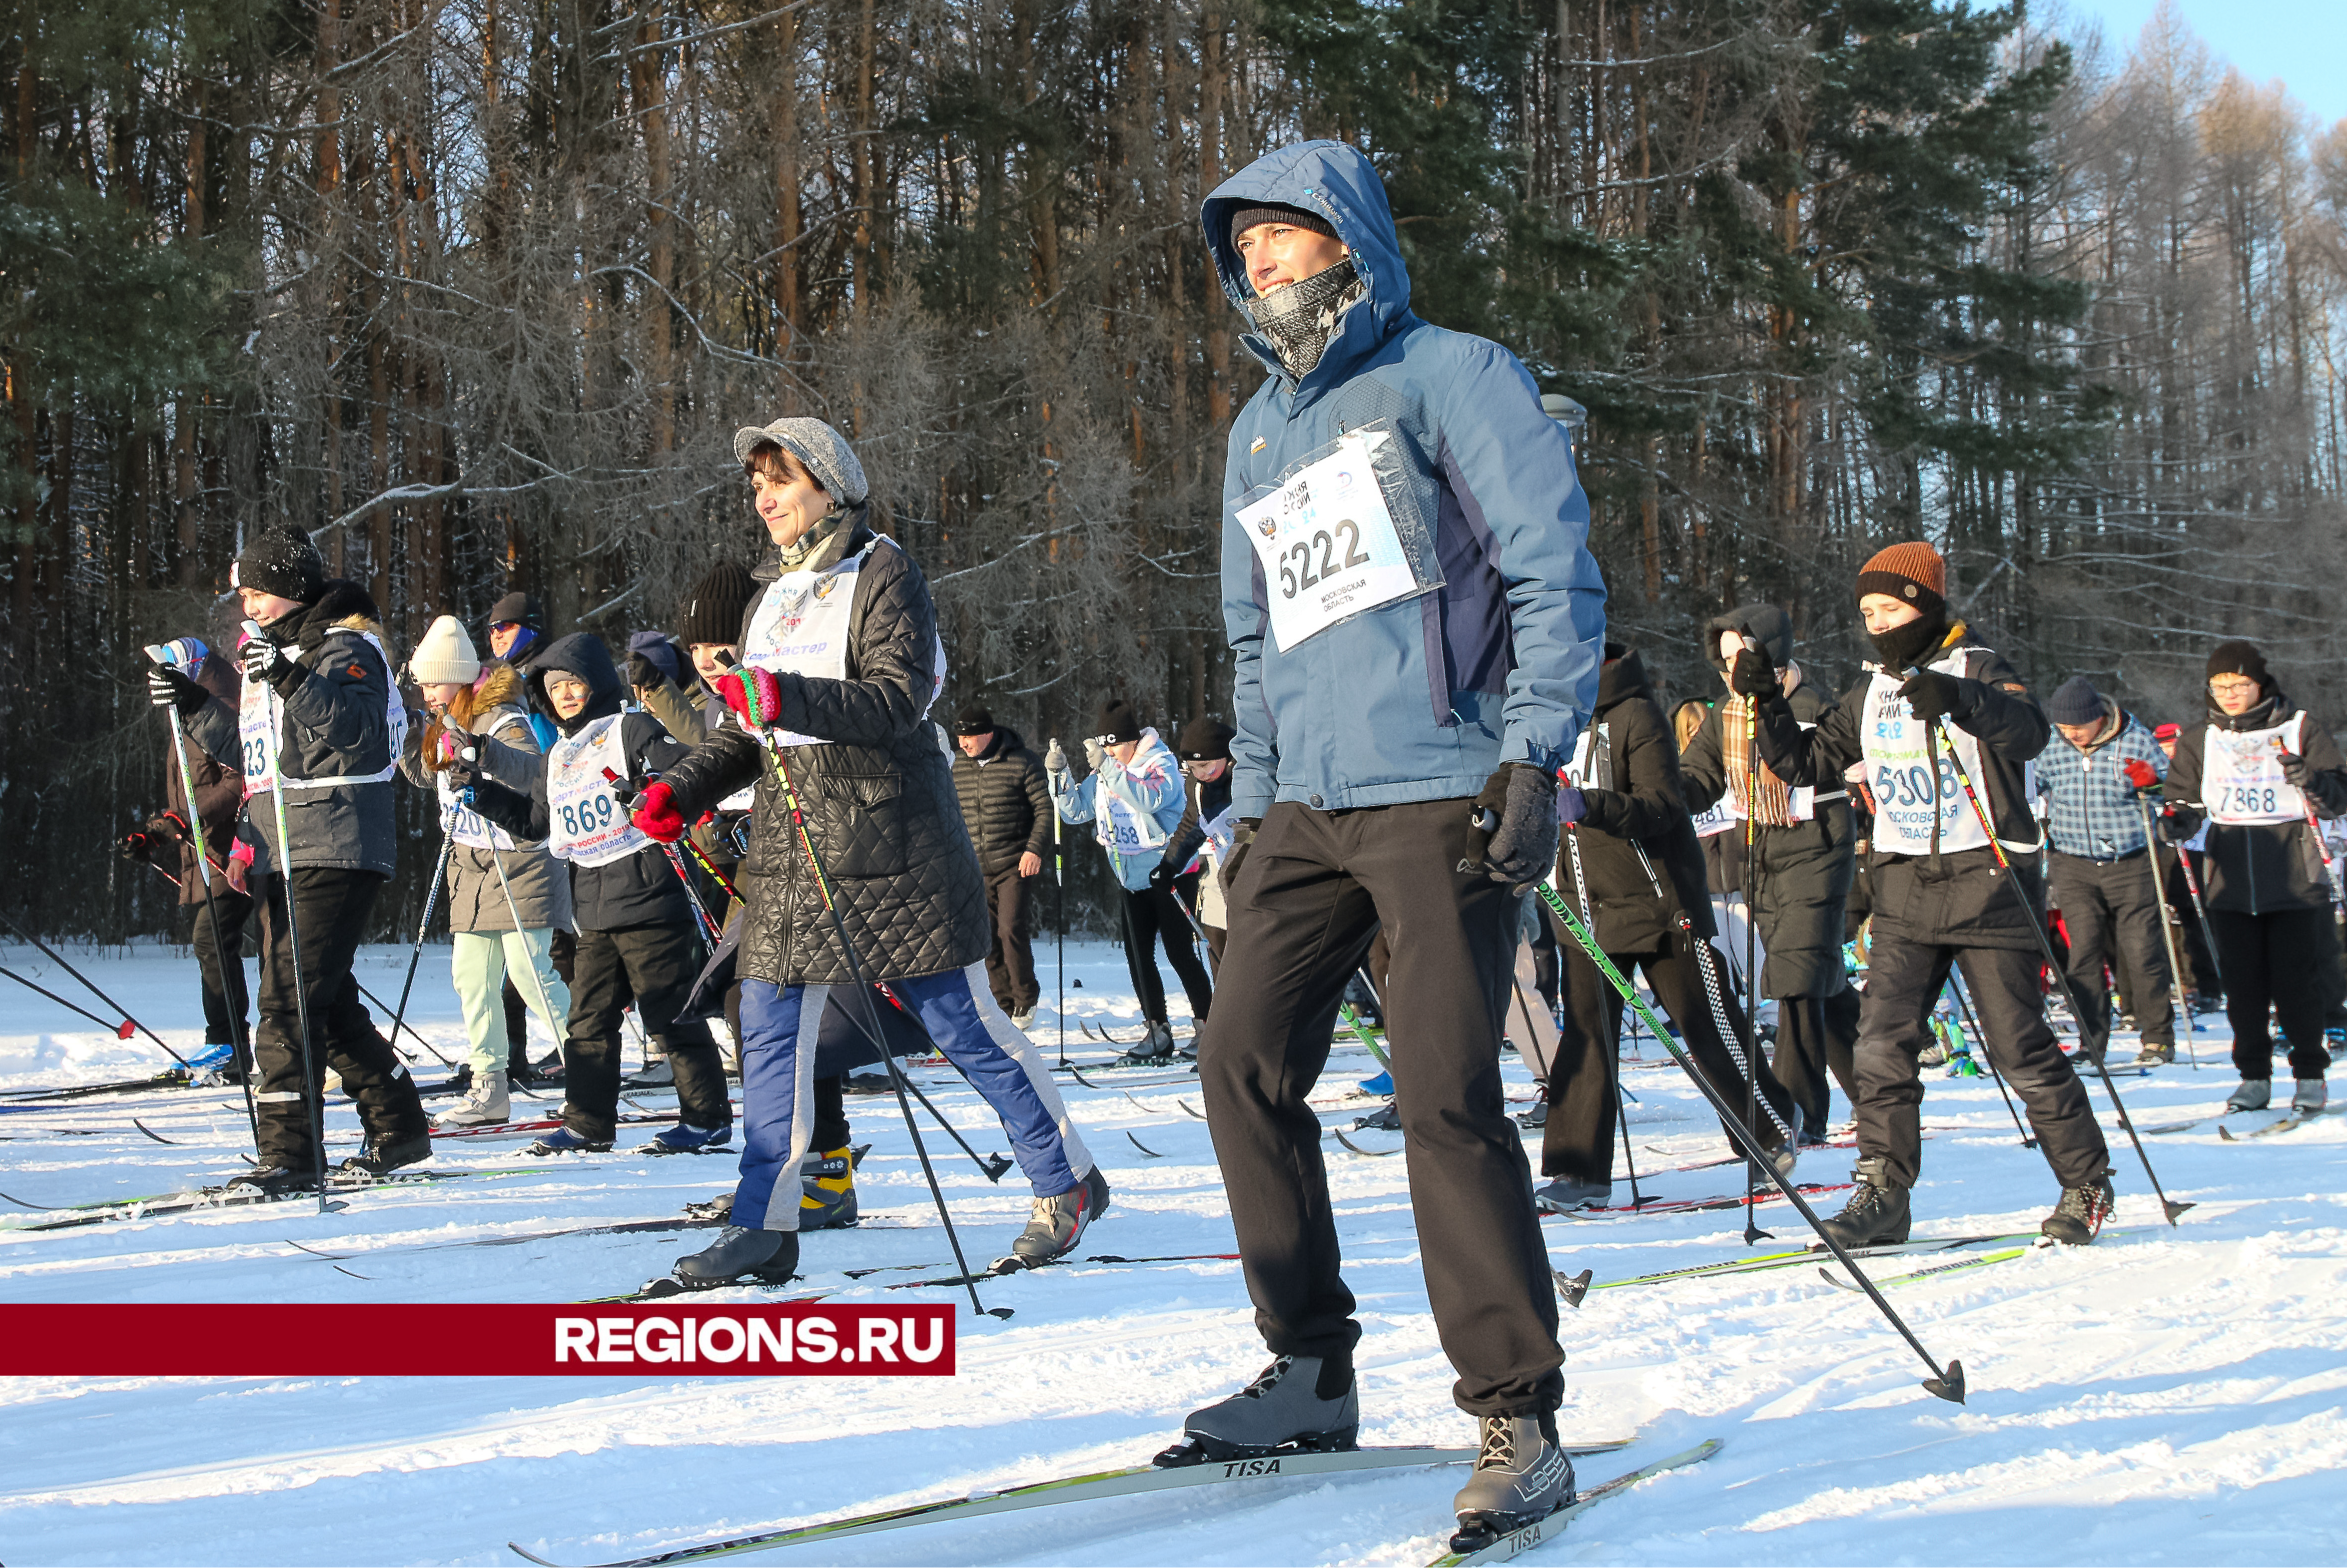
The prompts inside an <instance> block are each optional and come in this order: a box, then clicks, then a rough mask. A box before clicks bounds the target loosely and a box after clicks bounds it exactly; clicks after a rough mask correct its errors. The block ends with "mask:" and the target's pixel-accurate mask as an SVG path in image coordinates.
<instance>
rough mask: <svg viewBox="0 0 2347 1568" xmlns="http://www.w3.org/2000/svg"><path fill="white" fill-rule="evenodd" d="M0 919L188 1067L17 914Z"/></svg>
mask: <svg viewBox="0 0 2347 1568" xmlns="http://www.w3.org/2000/svg"><path fill="white" fill-rule="evenodd" d="M0 921H5V923H6V925H7V927H8V929H9V930H10V931H13V932H15V933H16V934H17V936H19V937H20V938H22V939H23V940H24V941H26V942H30V943H31V944H32V945H33V946H35V947H36V948H38V949H39V950H40V951H41V952H42V953H43V954H44V955H46V957H47V959H48V960H49V962H52V963H54V964H56V966H57V967H58V968H59V969H62V970H64V971H65V972H67V974H70V975H72V976H73V977H74V978H75V979H76V980H78V981H80V982H81V983H82V984H83V985H84V986H86V987H87V988H88V991H89V993H90V994H91V995H92V996H95V997H97V999H98V1000H99V1001H100V1002H103V1003H106V1004H107V1005H108V1007H111V1008H113V1009H114V1010H115V1011H116V1012H117V1013H121V1014H122V1022H123V1023H128V1024H129V1025H130V1026H131V1027H132V1028H133V1029H136V1030H138V1033H141V1034H144V1035H145V1036H147V1038H148V1039H149V1040H152V1041H153V1042H155V1044H158V1045H162V1046H163V1054H165V1055H166V1056H169V1058H170V1059H171V1060H172V1061H174V1062H177V1063H178V1064H179V1065H180V1066H182V1067H188V1059H187V1058H186V1057H185V1056H182V1055H180V1054H179V1053H178V1052H177V1051H174V1050H172V1049H171V1048H170V1046H169V1045H166V1044H163V1037H162V1036H161V1035H159V1034H158V1033H155V1032H154V1031H153V1030H152V1029H149V1028H148V1027H147V1025H145V1024H144V1023H139V1022H138V1020H137V1019H136V1018H133V1017H132V1016H131V1015H130V1010H129V1009H128V1008H127V1007H125V1006H123V1005H122V1003H119V1002H117V1001H115V1000H114V998H112V997H111V996H108V994H107V993H105V992H103V991H100V990H99V989H98V988H97V986H96V985H94V984H92V983H90V978H89V976H87V974H84V973H83V972H81V971H80V970H78V969H76V968H75V967H74V966H73V965H72V964H70V963H67V962H66V961H65V959H64V957H63V956H62V955H61V954H60V953H59V952H57V950H56V949H55V948H53V947H51V946H50V945H49V944H48V943H47V942H43V941H42V940H41V939H40V938H39V937H36V936H35V935H34V934H33V933H32V932H28V931H26V929H25V928H24V927H23V926H20V925H18V924H17V923H16V921H15V916H13V915H11V914H9V913H8V912H7V911H5V910H0ZM85 1016H87V1014H85ZM107 1027H108V1028H109V1029H117V1030H118V1029H119V1028H120V1025H119V1024H111V1023H110V1024H108V1025H107ZM188 1074H189V1076H190V1077H191V1078H192V1077H193V1076H194V1075H195V1069H194V1068H192V1067H188Z"/></svg>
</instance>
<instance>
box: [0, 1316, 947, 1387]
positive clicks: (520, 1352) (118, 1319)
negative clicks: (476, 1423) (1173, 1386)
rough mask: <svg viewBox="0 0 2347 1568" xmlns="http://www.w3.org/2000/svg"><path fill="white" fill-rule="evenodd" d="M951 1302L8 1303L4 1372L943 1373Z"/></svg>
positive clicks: (1, 1330) (0, 1369)
mask: <svg viewBox="0 0 2347 1568" xmlns="http://www.w3.org/2000/svg"><path fill="white" fill-rule="evenodd" d="M954 1311H955V1308H952V1307H950V1306H944V1305H931V1306H915V1305H910V1304H907V1305H906V1306H902V1307H846V1306H842V1307H831V1306H825V1305H822V1304H819V1303H800V1304H796V1305H791V1306H780V1305H777V1306H765V1305H759V1304H751V1305H716V1304H711V1305H706V1306H700V1305H695V1306H681V1305H678V1304H676V1303H674V1302H672V1301H662V1302H659V1303H657V1304H652V1305H640V1304H636V1303H630V1304H627V1305H624V1306H621V1305H616V1304H614V1305H609V1306H604V1305H596V1306H585V1305H581V1306H555V1305H548V1306H508V1305H499V1306H486V1307H459V1306H418V1307H398V1306H384V1305H379V1304H369V1305H364V1306H348V1307H344V1306H324V1305H315V1306H287V1305H270V1306H244V1305H239V1304H235V1303H220V1302H213V1303H205V1304H200V1305H191V1306H169V1305H147V1304H140V1305H114V1304H108V1305H103V1306H62V1307H59V1306H6V1305H0V1376H7V1377H215V1378H220V1377H226V1378H319V1377H326V1378H332V1377H370V1378H377V1377H457V1378H479V1377H508V1378H509V1377H581V1376H585V1377H593V1376H608V1377H628V1378H643V1377H654V1378H660V1377H670V1378H905V1377H912V1378H949V1377H951V1376H953V1373H954Z"/></svg>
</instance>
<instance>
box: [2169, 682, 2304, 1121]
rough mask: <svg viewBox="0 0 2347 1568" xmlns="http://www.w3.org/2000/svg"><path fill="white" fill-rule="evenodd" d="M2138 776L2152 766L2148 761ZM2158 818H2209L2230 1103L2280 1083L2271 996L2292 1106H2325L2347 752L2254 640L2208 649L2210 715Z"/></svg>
mask: <svg viewBox="0 0 2347 1568" xmlns="http://www.w3.org/2000/svg"><path fill="white" fill-rule="evenodd" d="M2138 767H2139V771H2137V772H2136V773H2135V774H2134V778H2135V782H2136V784H2137V787H2138V788H2140V789H2151V788H2154V787H2155V785H2156V783H2157V780H2156V779H2154V778H2153V777H2152V771H2153V770H2152V769H2151V768H2150V767H2148V766H2147V765H2138ZM2164 794H2165V799H2166V803H2167V811H2166V814H2165V815H2164V816H2163V818H2162V820H2161V822H2160V831H2161V833H2162V835H2163V836H2164V837H2166V838H2167V839H2168V841H2169V842H2170V843H2182V842H2184V841H2185V840H2188V839H2190V838H2191V837H2192V836H2193V835H2194V834H2195V833H2197V832H2198V830H2199V829H2200V826H2201V824H2202V823H2203V822H2206V823H2207V824H2208V830H2209V831H2208V838H2207V849H2206V851H2205V853H2204V855H2203V857H2202V860H2201V865H2202V867H2203V869H2204V875H2205V880H2204V881H2202V883H2201V895H2202V898H2203V899H2204V901H2206V902H2207V904H2208V906H2209V932H2210V933H2211V934H2212V935H2213V936H2214V938H2215V939H2216V945H2217V955H2216V956H2217V965H2218V967H2219V969H2220V970H2221V971H2223V972H2224V976H2225V1015H2226V1016H2227V1017H2228V1018H2229V1019H2230V1020H2231V1021H2232V1024H2233V1065H2234V1067H2235V1068H2236V1069H2238V1070H2239V1073H2240V1074H2241V1083H2240V1087H2239V1088H2238V1089H2236V1090H2235V1091H2234V1092H2233V1096H2232V1098H2231V1099H2230V1100H2229V1101H2228V1102H2227V1109H2229V1110H2234V1111H2257V1110H2263V1109H2265V1107H2266V1105H2267V1104H2268V1103H2269V1100H2270V1096H2271V1094H2272V1089H2273V1049H2274V1047H2273V1035H2272V1033H2270V1025H2269V1023H2267V1016H2268V1013H2269V1010H2270V1012H2271V1014H2272V1016H2273V1019H2274V1021H2275V1022H2277V1023H2280V1025H2281V1032H2282V1037H2283V1038H2284V1039H2285V1040H2287V1041H2288V1042H2289V1043H2290V1070H2291V1077H2292V1078H2294V1079H2295V1080H2296V1081H2297V1082H2296V1090H2295V1093H2294V1094H2293V1095H2291V1109H2293V1110H2295V1111H2300V1112H2314V1111H2320V1110H2321V1109H2322V1107H2323V1103H2324V1096H2325V1093H2326V1091H2325V1087H2324V1083H2323V1077H2324V1074H2326V1073H2327V1072H2328V1071H2329V1069H2330V1065H2331V1052H2330V1050H2329V1048H2328V1047H2327V1045H2326V1044H2324V1041H2323V1033H2322V1022H2323V1020H2322V1014H2323V1007H2324V991H2323V977H2322V975H2321V970H2322V968H2323V967H2324V965H2325V964H2326V963H2327V962H2329V960H2330V953H2331V946H2330V942H2329V933H2328V932H2326V931H2325V930H2324V928H2325V927H2326V926H2328V925H2329V924H2330V922H2331V919H2332V907H2331V906H2332V899H2333V897H2334V890H2333V887H2332V878H2331V867H2330V864H2329V856H2328V854H2327V852H2326V850H2324V848H2323V845H2322V841H2321V835H2320V833H2319V832H2318V830H2317V829H2316V827H2315V821H2314V820H2315V819H2316V818H2319V817H2338V816H2347V759H2342V757H2341V755H2340V751H2339V743H2338V742H2337V741H2336V740H2334V739H2332V736H2331V727H2330V726H2329V725H2327V724H2323V723H2321V722H2319V721H2317V720H2316V719H2315V718H2314V717H2313V716H2312V715H2311V714H2310V713H2308V712H2307V711H2306V709H2304V708H2301V707H2299V706H2298V705H2297V704H2296V703H2294V702H2292V701H2291V700H2290V697H2288V695H2287V694H2285V693H2284V692H2283V690H2282V688H2281V683H2280V681H2279V680H2277V679H2276V678H2275V677H2274V675H2273V672H2272V671H2271V670H2270V669H2268V668H2267V667H2266V661H2265V656H2264V655H2263V654H2261V653H2260V652H2259V651H2258V650H2257V648H2256V647H2253V646H2251V645H2250V644H2249V643H2245V642H2224V643H2219V644H2218V645H2217V647H2216V649H2215V650H2214V651H2213V652H2211V653H2210V654H2209V717H2208V720H2207V722H2205V723H2203V724H2198V725H2192V726H2188V727H2187V728H2185V730H2184V732H2183V734H2182V735H2181V736H2179V737H2178V740H2177V745H2176V755H2175V757H2174V758H2173V759H2170V760H2169V762H2168V780H2167V784H2166V787H2165V791H2164Z"/></svg>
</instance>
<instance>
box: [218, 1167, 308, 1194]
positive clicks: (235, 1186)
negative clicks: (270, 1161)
mask: <svg viewBox="0 0 2347 1568" xmlns="http://www.w3.org/2000/svg"><path fill="white" fill-rule="evenodd" d="M317 1190H318V1173H317V1172H316V1171H314V1170H299V1171H297V1170H295V1169H293V1168H292V1166H260V1167H259V1168H257V1169H254V1170H249V1171H247V1172H245V1173H244V1174H243V1175H242V1176H238V1177H236V1178H235V1179H234V1180H232V1181H231V1182H230V1183H229V1184H228V1188H227V1193H228V1196H231V1197H247V1198H250V1197H291V1196H293V1195H294V1194H295V1193H301V1192H315V1191H317Z"/></svg>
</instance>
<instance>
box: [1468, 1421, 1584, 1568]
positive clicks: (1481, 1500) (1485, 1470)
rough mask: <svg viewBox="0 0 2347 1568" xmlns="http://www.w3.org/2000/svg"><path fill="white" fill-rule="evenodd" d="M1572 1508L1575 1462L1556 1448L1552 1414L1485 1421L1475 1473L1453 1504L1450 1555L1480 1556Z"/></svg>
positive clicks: (1558, 1447)
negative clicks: (1507, 1537)
mask: <svg viewBox="0 0 2347 1568" xmlns="http://www.w3.org/2000/svg"><path fill="white" fill-rule="evenodd" d="M1571 1502H1573V1460H1572V1458H1571V1457H1570V1456H1569V1455H1567V1454H1566V1453H1565V1451H1564V1450H1563V1447H1561V1446H1560V1445H1559V1444H1558V1442H1557V1438H1556V1417H1555V1415H1554V1414H1553V1413H1542V1414H1541V1415H1538V1416H1485V1417H1484V1418H1483V1446H1482V1449H1481V1451H1479V1452H1478V1453H1477V1454H1476V1456H1475V1473H1474V1474H1473V1475H1472V1476H1471V1477H1470V1478H1469V1479H1468V1481H1467V1484H1466V1485H1464V1486H1462V1487H1460V1489H1459V1495H1458V1497H1457V1498H1455V1499H1454V1500H1452V1502H1451V1511H1452V1512H1455V1513H1456V1514H1457V1515H1458V1516H1459V1533H1457V1534H1456V1535H1453V1536H1452V1537H1451V1538H1450V1550H1451V1551H1453V1552H1457V1553H1462V1554H1463V1553H1473V1552H1481V1550H1483V1548H1485V1547H1486V1546H1489V1545H1491V1543H1493V1542H1494V1541H1497V1540H1499V1539H1500V1537H1501V1536H1502V1535H1511V1534H1513V1533H1514V1532H1517V1531H1519V1530H1522V1528H1523V1527H1524V1526H1525V1525H1527V1524H1537V1523H1539V1522H1541V1521H1542V1520H1543V1519H1546V1518H1547V1517H1548V1516H1549V1515H1550V1514H1552V1513H1554V1512H1556V1511H1557V1510H1558V1509H1560V1508H1563V1507H1565V1506H1567V1505H1568V1504H1570V1503H1571Z"/></svg>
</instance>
